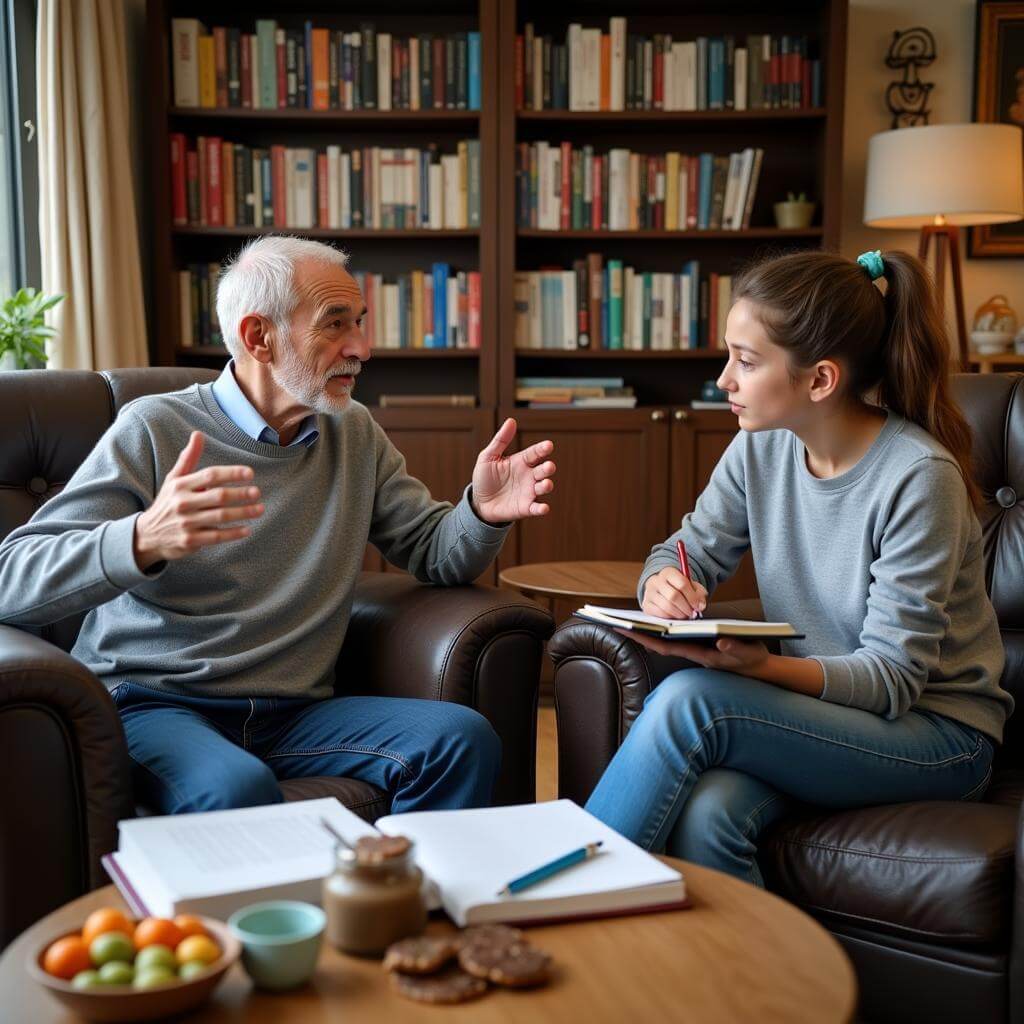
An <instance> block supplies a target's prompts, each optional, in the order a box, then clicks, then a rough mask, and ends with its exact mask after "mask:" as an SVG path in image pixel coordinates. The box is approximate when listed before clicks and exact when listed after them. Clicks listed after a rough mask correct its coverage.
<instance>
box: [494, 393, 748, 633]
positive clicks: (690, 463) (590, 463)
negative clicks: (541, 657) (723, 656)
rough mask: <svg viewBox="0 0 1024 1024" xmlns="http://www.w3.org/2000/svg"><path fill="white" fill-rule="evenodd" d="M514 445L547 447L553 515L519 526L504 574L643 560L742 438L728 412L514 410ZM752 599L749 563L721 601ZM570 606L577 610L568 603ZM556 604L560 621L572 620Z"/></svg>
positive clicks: (506, 556)
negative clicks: (574, 563) (519, 568)
mask: <svg viewBox="0 0 1024 1024" xmlns="http://www.w3.org/2000/svg"><path fill="white" fill-rule="evenodd" d="M510 415H514V416H515V417H516V420H517V422H518V424H519V436H518V438H517V442H518V445H519V446H520V447H525V446H527V445H531V444H535V443H536V442H538V441H542V440H544V439H545V438H549V439H550V440H552V441H553V442H554V444H555V454H554V461H555V464H556V465H557V467H558V472H557V474H556V477H555V492H554V495H553V497H552V501H551V512H550V514H549V515H547V516H545V517H543V518H540V519H532V520H529V521H527V522H523V523H519V524H517V526H516V527H515V528H514V529H513V531H512V535H511V537H510V538H509V540H508V543H506V545H505V548H504V550H503V551H502V553H501V556H500V560H499V562H500V565H501V566H506V565H522V564H524V563H531V562H555V561H571V560H575V559H583V560H591V559H614V560H621V561H643V560H644V559H645V558H646V557H647V555H648V553H649V552H650V549H651V546H652V545H653V544H655V543H656V542H657V541H659V540H662V539H664V538H665V537H667V536H668V535H669V534H670V533H672V532H673V531H674V530H676V529H677V528H678V526H679V522H680V520H681V519H682V517H683V515H684V514H685V512H687V511H688V510H689V509H691V508H692V507H693V503H694V502H695V501H696V499H697V496H698V495H699V494H700V492H701V491H702V490H703V489H704V486H705V484H706V483H707V481H708V479H709V478H710V476H711V473H712V471H713V470H714V468H715V465H716V464H717V462H718V459H719V458H720V457H721V455H722V453H723V452H724V451H725V449H726V448H727V447H728V445H729V442H730V441H731V440H732V438H733V436H734V435H735V433H736V418H735V417H734V416H733V415H732V414H731V413H727V412H719V411H702V412H694V411H692V410H689V409H683V408H673V407H671V406H665V407H657V408H653V409H642V410H641V409H636V410H626V411H617V412H607V411H602V412H589V411H572V412H544V411H542V410H534V409H529V410H526V409H516V410H513V411H512V412H511V413H510ZM716 593H717V596H719V597H722V598H736V597H754V596H756V584H755V581H754V572H753V566H752V563H751V561H750V557H749V555H748V556H746V558H745V559H744V561H743V563H742V564H741V568H740V571H739V572H738V573H737V575H736V577H734V578H733V579H732V580H730V581H729V582H728V583H726V584H723V586H722V587H721V588H719V590H718V591H717V592H716ZM570 603H571V602H570ZM568 604H569V603H566V602H556V605H555V614H556V617H557V618H559V619H562V618H565V617H566V616H567V615H568V614H571V612H572V608H571V607H568Z"/></svg>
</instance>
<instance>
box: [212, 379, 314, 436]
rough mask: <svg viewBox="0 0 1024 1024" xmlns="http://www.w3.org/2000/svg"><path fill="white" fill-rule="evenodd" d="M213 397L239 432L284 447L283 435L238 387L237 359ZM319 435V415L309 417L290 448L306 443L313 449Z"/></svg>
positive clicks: (214, 391)
mask: <svg viewBox="0 0 1024 1024" xmlns="http://www.w3.org/2000/svg"><path fill="white" fill-rule="evenodd" d="M213 397H214V398H216V399H217V404H218V405H219V406H220V409H221V412H223V413H224V415H225V416H227V418H228V419H229V420H231V422H232V423H234V425H235V426H236V427H238V429H239V430H241V431H242V432H243V433H245V434H248V435H249V437H251V438H252V439H253V440H254V441H262V442H263V443H264V444H276V445H280V443H281V436H280V435H279V434H278V432H277V431H276V430H275V429H274V428H273V427H272V426H270V424H269V423H267V421H266V420H265V419H264V418H263V417H262V416H261V415H260V414H259V413H258V412H257V411H256V409H255V408H254V407H253V404H252V402H250V401H249V399H248V398H246V397H245V394H244V393H243V391H242V389H241V388H240V387H239V386H238V381H237V380H236V379H235V361H234V359H229V360H228V365H227V366H225V367H224V371H223V372H222V373H221V375H220V376H219V377H218V378H217V379H216V380H215V381H214V382H213ZM319 436H320V431H319V430H318V429H317V425H316V416H315V415H310V416H307V417H306V418H305V419H304V420H303V421H302V422H301V423H300V424H299V432H298V433H297V434H296V435H295V440H294V441H292V442H291V444H289V445H288V447H289V448H291V447H292V446H293V445H297V444H304V445H305V446H306V447H307V448H309V447H311V446H312V445H313V444H314V443H315V442H316V439H317V438H318V437H319Z"/></svg>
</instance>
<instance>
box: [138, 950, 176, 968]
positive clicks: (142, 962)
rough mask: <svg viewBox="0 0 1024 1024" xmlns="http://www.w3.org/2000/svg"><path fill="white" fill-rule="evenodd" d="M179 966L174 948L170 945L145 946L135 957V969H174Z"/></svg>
mask: <svg viewBox="0 0 1024 1024" xmlns="http://www.w3.org/2000/svg"><path fill="white" fill-rule="evenodd" d="M177 966H178V961H177V960H176V959H175V956H174V950H172V949H171V947H170V946H161V945H153V946H144V947H143V948H142V949H140V950H139V952H138V955H137V956H136V957H135V970H136V971H144V970H146V968H148V967H166V968H167V969H168V970H169V971H173V970H174V968H175V967H177Z"/></svg>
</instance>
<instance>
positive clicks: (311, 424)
mask: <svg viewBox="0 0 1024 1024" xmlns="http://www.w3.org/2000/svg"><path fill="white" fill-rule="evenodd" d="M346 259H347V258H346V256H345V255H344V254H342V253H340V252H338V251H337V250H335V249H332V248H330V247H329V246H326V245H321V244H319V243H317V242H310V241H304V240H300V239H295V238H286V237H266V238H261V239H259V240H257V241H254V242H252V243H251V244H249V245H248V246H246V248H245V249H244V250H243V251H242V252H241V254H240V255H239V256H238V258H237V259H236V260H235V261H234V262H233V263H232V264H231V265H230V266H229V267H228V268H227V269H226V270H225V272H224V273H223V275H222V277H221V280H220V287H219V292H218V297H217V313H218V315H219V318H220V323H221V328H222V330H223V332H224V338H225V340H226V343H227V346H228V349H229V351H230V353H231V356H232V360H231V361H230V362H229V363H228V365H227V367H226V368H225V370H224V372H223V373H222V374H221V376H220V377H219V378H218V379H217V380H216V381H214V382H213V383H212V384H202V385H195V386H193V387H190V388H187V389H185V390H183V391H178V392H175V393H173V394H167V395H158V396H148V397H145V398H140V399H138V400H136V401H134V402H131V403H129V404H128V405H126V406H125V407H124V409H122V410H121V413H120V415H119V416H118V417H117V420H116V421H115V422H114V424H113V425H112V426H111V427H110V429H109V430H108V431H107V432H106V433H105V434H104V436H103V437H102V438H101V439H100V441H99V443H98V444H97V446H96V448H95V449H94V450H93V451H92V453H91V454H90V455H89V456H88V458H87V459H86V460H85V461H84V462H83V463H82V465H81V467H80V469H79V470H78V472H76V473H75V475H74V476H73V477H72V479H71V480H70V481H69V482H68V485H67V487H66V488H65V489H64V490H63V491H62V492H61V493H60V494H59V495H57V496H56V497H54V498H53V499H52V500H50V501H49V502H47V503H46V504H45V505H44V506H43V507H42V508H40V509H39V511H38V512H37V513H36V515H35V516H33V518H32V519H31V520H30V521H29V522H28V523H26V524H25V525H24V526H23V527H21V528H20V529H17V530H15V531H14V532H13V533H11V534H10V535H9V536H8V538H7V539H6V541H5V542H4V543H3V545H2V546H0V621H4V622H9V623H14V624H19V625H32V626H38V625H41V624H44V623H48V622H54V621H57V620H59V619H62V618H64V617H66V616H68V615H72V614H74V613H76V612H82V611H86V610H88V615H87V616H86V619H85V622H84V624H83V626H82V629H81V633H80V635H79V637H78V641H77V643H76V645H75V647H74V650H73V652H72V653H73V654H74V656H75V657H76V658H78V659H79V660H80V661H82V662H84V663H85V664H86V665H87V666H88V667H89V668H90V669H91V670H92V671H93V672H95V673H96V675H98V676H99V677H100V678H101V679H102V680H103V681H104V683H105V684H106V686H107V687H108V688H109V690H110V691H111V694H112V696H113V699H114V701H115V703H116V704H117V707H118V710H119V712H120V714H121V717H122V721H123V722H124V728H125V733H126V735H127V738H128V748H129V752H130V754H131V757H132V760H133V762H134V766H135V770H136V780H137V791H138V792H139V795H140V797H141V798H142V799H144V800H145V802H146V803H147V804H148V805H149V806H151V807H153V808H154V809H156V810H158V811H160V812H163V813H176V812H181V811H196V810H209V809H213V808H223V807H239V806H247V805H252V804H262V803H273V802H276V801H279V800H280V799H281V791H280V788H279V786H278V780H281V779H291V778H298V777H302V776H316V775H345V776H350V777H353V778H359V779H362V780H364V781H366V782H369V783H372V784H374V785H376V786H379V787H381V788H382V789H385V790H387V791H388V792H389V793H390V794H391V796H392V809H393V811H395V812H400V811H410V810H414V809H426V808H451V807H465V806H475V805H482V804H486V803H488V801H489V798H490V793H491V788H492V786H493V784H494V780H495V777H496V774H497V770H498V767H499V762H500V758H501V751H500V744H499V741H498V738H497V736H496V735H495V733H494V731H493V730H492V729H491V727H490V725H489V724H488V723H487V721H486V720H485V719H484V718H483V717H482V716H480V715H479V714H477V713H476V712H475V711H472V710H470V709H468V708H465V707H462V706H460V705H455V704H447V703H441V702H435V701H427V700H410V699H400V698H389V697H343V698H334V697H333V696H332V694H333V678H334V668H335V661H336V658H337V654H338V651H339V650H340V648H341V644H342V640H343V638H344V636H345V630H346V627H347V624H348V619H349V613H350V609H351V606H352V594H353V588H354V585H355V582H356V578H357V576H358V573H359V571H360V567H361V563H362V558H363V551H364V549H365V547H366V544H367V541H370V542H372V543H373V544H375V545H376V546H377V547H378V548H379V549H380V551H381V552H382V553H383V554H384V556H385V557H386V558H387V559H388V561H390V562H392V563H393V564H394V565H396V566H399V567H400V568H403V569H407V570H408V571H409V572H411V573H413V574H414V575H415V576H416V577H417V578H418V579H420V580H423V581H429V582H432V583H439V584H454V583H462V582H466V581H469V580H472V579H474V578H476V577H477V576H478V575H479V574H480V573H481V572H483V570H484V569H485V568H486V567H487V565H488V564H489V563H490V562H491V561H492V559H493V558H494V557H495V555H496V554H497V552H498V550H499V549H500V547H501V545H502V542H503V540H504V538H505V535H506V532H507V529H508V525H509V523H510V522H511V521H512V520H515V519H520V518H524V517H527V516H538V515H544V514H545V513H546V512H547V511H548V506H547V505H546V504H545V502H544V500H543V499H544V498H545V497H546V496H547V495H548V494H550V492H551V491H552V489H553V487H554V482H553V480H552V477H553V475H554V472H555V467H554V464H553V463H552V462H551V461H550V460H549V459H548V456H549V455H550V454H551V452H552V449H553V445H552V444H551V443H550V442H549V441H543V442H541V443H539V444H536V445H533V446H532V447H530V448H528V449H526V450H525V451H522V452H519V453H517V454H515V455H512V456H506V455H505V454H504V452H505V449H506V447H507V446H508V444H509V443H510V441H511V440H512V438H513V436H514V433H515V421H513V420H506V421H505V423H504V424H503V425H502V427H501V429H500V430H499V431H498V433H497V434H496V435H495V436H494V439H493V440H492V441H491V442H490V444H488V445H487V447H486V448H485V449H484V450H483V451H482V452H481V453H480V455H479V457H478V458H477V461H476V466H475V467H474V469H473V479H472V484H471V485H470V486H469V487H468V488H467V490H466V492H465V494H464V496H463V497H462V499H461V501H460V502H459V503H458V504H457V505H455V506H452V505H451V504H449V503H447V502H440V501H434V500H433V499H432V498H431V497H430V494H429V493H428V491H427V489H426V487H424V486H423V484H422V483H420V482H419V481H418V480H415V479H414V478H413V477H411V476H409V475H408V474H407V473H406V471H405V460H404V459H403V458H402V456H401V455H400V454H399V452H398V451H397V450H396V449H395V448H394V446H393V445H392V444H391V443H390V441H388V439H387V437H386V436H385V434H384V432H383V431H382V430H381V428H380V427H379V426H378V425H377V424H376V423H375V422H374V420H373V419H372V418H371V416H370V414H369V413H368V412H367V410H366V408H365V407H363V406H361V405H359V404H358V403H356V402H354V401H353V400H352V398H351V394H352V390H353V387H354V386H355V383H356V378H357V376H358V375H359V373H360V370H361V369H362V366H363V364H364V363H365V362H366V360H367V359H369V357H370V349H369V346H368V344H367V342H366V338H365V337H364V336H363V332H362V329H361V324H362V318H363V316H364V314H365V312H366V311H365V308H364V305H363V298H362V295H361V294H360V292H359V288H358V286H357V285H356V283H355V281H354V280H353V278H352V276H351V275H350V274H349V273H348V272H347V271H346V269H345V265H346Z"/></svg>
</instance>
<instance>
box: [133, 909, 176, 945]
mask: <svg viewBox="0 0 1024 1024" xmlns="http://www.w3.org/2000/svg"><path fill="white" fill-rule="evenodd" d="M183 938H184V936H183V935H182V934H181V929H180V928H179V927H178V926H177V925H176V924H175V923H174V922H173V921H171V920H169V919H168V918H166V917H144V918H143V919H142V920H141V921H140V922H139V923H138V924H137V925H136V926H135V948H136V949H145V947H146V946H168V947H169V948H171V949H174V947H175V946H177V945H178V943H179V942H181V940H182V939H183Z"/></svg>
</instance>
